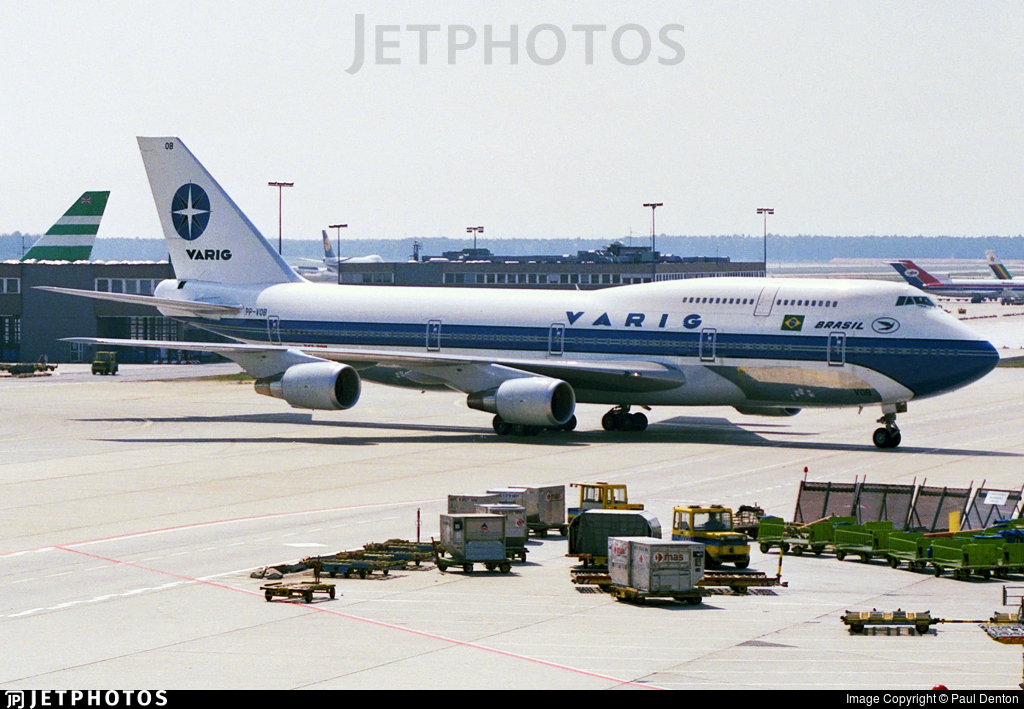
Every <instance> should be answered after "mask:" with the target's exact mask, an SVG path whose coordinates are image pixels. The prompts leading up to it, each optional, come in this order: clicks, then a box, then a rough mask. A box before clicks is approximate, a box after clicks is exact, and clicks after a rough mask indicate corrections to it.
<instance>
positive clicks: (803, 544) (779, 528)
mask: <svg viewBox="0 0 1024 709" xmlns="http://www.w3.org/2000/svg"><path fill="white" fill-rule="evenodd" d="M856 522H857V519H856V518H855V517H826V518H824V519H819V520H815V521H814V522H811V523H809V524H796V523H793V522H784V521H783V520H782V518H781V517H762V518H761V524H760V526H759V528H758V534H757V541H758V544H759V545H760V548H761V553H762V554H767V553H768V552H769V551H770V550H771V548H772V547H781V548H782V553H783V554H785V553H787V552H789V551H790V550H792V552H793V554H794V555H796V556H799V555H801V554H803V553H804V552H805V551H810V552H811V553H813V554H814V555H815V556H821V554H822V552H824V551H826V550H828V549H831V548H832V545H833V543H834V541H835V539H834V534H835V526H836V525H837V524H855V523H856Z"/></svg>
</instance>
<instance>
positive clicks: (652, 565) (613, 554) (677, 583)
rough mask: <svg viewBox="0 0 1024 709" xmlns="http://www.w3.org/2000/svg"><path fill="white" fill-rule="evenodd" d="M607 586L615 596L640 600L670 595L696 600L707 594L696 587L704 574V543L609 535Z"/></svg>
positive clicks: (699, 600)
mask: <svg viewBox="0 0 1024 709" xmlns="http://www.w3.org/2000/svg"><path fill="white" fill-rule="evenodd" d="M607 553H608V574H609V576H610V577H611V583H609V584H608V585H607V587H606V590H607V591H608V592H609V593H611V594H612V595H614V596H615V597H616V598H617V599H618V600H624V601H631V602H633V603H643V602H645V601H646V600H647V599H650V598H672V599H675V600H677V601H679V602H681V603H690V604H693V605H697V604H699V603H700V602H701V601H702V600H703V598H704V595H705V594H706V591H703V590H702V589H700V588H699V587H698V585H697V584H698V582H699V581H700V580H701V577H702V576H703V575H704V545H703V544H699V543H696V542H688V541H671V540H663V539H660V538H657V537H609V539H608V552H607Z"/></svg>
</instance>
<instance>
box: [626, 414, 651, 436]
mask: <svg viewBox="0 0 1024 709" xmlns="http://www.w3.org/2000/svg"><path fill="white" fill-rule="evenodd" d="M629 419H630V421H629V430H631V431H636V432H638V433H639V432H640V431H645V430H647V417H646V416H644V415H643V414H641V413H640V412H637V413H635V414H631V415H630V417H629Z"/></svg>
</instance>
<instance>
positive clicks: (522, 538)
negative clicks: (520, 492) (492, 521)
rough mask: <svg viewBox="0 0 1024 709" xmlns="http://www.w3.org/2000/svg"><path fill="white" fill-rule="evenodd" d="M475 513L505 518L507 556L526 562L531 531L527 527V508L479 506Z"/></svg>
mask: <svg viewBox="0 0 1024 709" xmlns="http://www.w3.org/2000/svg"><path fill="white" fill-rule="evenodd" d="M474 511H475V512H482V513H486V514H492V515H501V516H502V517H504V518H505V556H507V557H508V558H509V559H519V560H520V561H522V562H525V561H526V553H527V551H528V550H527V548H526V540H527V538H528V537H529V534H530V531H529V529H528V528H527V526H526V508H525V507H523V506H522V505H502V504H493V505H477V506H476V510H474Z"/></svg>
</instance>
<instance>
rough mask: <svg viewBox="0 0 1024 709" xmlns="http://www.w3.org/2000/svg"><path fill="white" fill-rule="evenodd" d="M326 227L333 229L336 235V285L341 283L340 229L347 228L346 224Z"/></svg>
mask: <svg viewBox="0 0 1024 709" xmlns="http://www.w3.org/2000/svg"><path fill="white" fill-rule="evenodd" d="M327 228H328V229H335V230H336V232H335V233H336V234H337V235H338V253H337V254H336V255H337V257H338V285H339V286H340V285H341V230H342V229H348V224H331V225H329V226H328V227H327Z"/></svg>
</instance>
